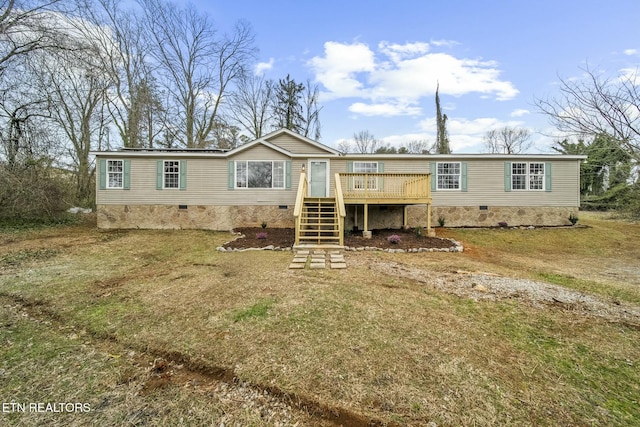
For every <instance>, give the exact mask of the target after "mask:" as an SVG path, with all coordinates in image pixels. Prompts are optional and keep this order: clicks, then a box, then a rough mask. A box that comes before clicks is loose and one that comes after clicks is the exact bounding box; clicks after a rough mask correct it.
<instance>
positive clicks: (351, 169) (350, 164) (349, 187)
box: [347, 162, 353, 190]
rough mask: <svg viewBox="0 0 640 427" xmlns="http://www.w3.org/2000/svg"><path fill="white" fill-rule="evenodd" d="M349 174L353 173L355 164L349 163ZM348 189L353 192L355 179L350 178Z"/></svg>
mask: <svg viewBox="0 0 640 427" xmlns="http://www.w3.org/2000/svg"><path fill="white" fill-rule="evenodd" d="M347 172H349V173H351V172H353V162H347ZM347 189H349V190H353V177H352V176H350V177H349V180H348V182H347Z"/></svg>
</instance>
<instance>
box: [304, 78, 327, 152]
mask: <svg viewBox="0 0 640 427" xmlns="http://www.w3.org/2000/svg"><path fill="white" fill-rule="evenodd" d="M319 97H320V89H319V88H318V85H312V84H311V80H308V79H307V84H306V85H305V91H304V94H303V98H302V104H303V105H302V107H303V111H304V115H305V117H304V133H303V135H304V136H306V137H307V138H313V139H315V140H316V141H318V140H320V110H322V107H318V99H319Z"/></svg>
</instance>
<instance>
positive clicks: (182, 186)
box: [180, 160, 187, 190]
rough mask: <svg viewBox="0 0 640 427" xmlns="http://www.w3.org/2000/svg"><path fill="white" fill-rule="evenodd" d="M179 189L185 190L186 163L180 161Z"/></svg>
mask: <svg viewBox="0 0 640 427" xmlns="http://www.w3.org/2000/svg"><path fill="white" fill-rule="evenodd" d="M180 189H181V190H186V189H187V161H186V160H180Z"/></svg>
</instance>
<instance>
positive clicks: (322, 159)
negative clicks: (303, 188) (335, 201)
mask: <svg viewBox="0 0 640 427" xmlns="http://www.w3.org/2000/svg"><path fill="white" fill-rule="evenodd" d="M311 162H319V163H325V164H326V165H327V169H326V172H327V173H326V174H325V175H326V183H325V186H324V196H322V197H329V194H330V193H331V190H330V189H329V183H330V181H331V179H330V178H331V162H330V160H329V159H326V158H315V157H313V158H309V159H308V160H307V170H308V171H309V173H308V174H307V184H308V186H309V193H311ZM314 197H315V196H314Z"/></svg>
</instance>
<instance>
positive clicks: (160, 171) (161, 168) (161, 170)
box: [156, 160, 164, 190]
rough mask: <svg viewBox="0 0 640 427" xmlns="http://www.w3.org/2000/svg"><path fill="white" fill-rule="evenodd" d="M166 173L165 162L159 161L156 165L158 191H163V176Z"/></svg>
mask: <svg viewBox="0 0 640 427" xmlns="http://www.w3.org/2000/svg"><path fill="white" fill-rule="evenodd" d="M163 173H164V162H163V161H162V160H158V162H157V163H156V190H162V174H163Z"/></svg>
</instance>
